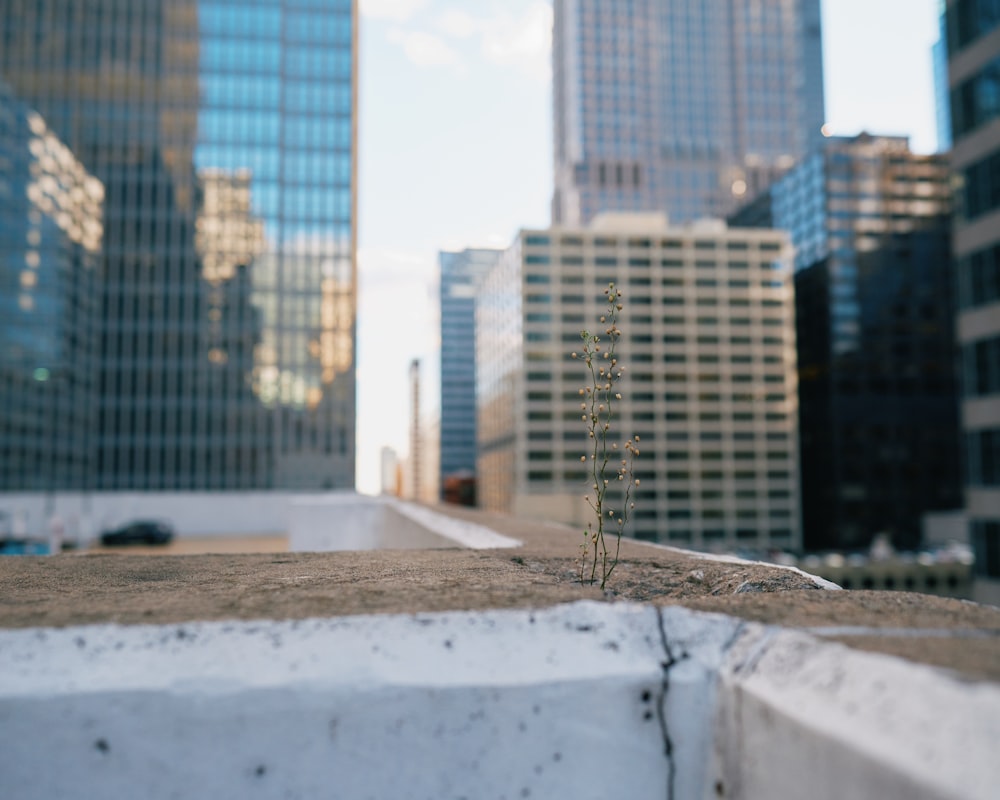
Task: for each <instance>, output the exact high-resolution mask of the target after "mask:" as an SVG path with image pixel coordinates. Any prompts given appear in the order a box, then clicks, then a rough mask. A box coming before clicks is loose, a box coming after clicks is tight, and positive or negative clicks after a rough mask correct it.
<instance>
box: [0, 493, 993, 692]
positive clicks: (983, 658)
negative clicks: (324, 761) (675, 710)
mask: <svg viewBox="0 0 1000 800" xmlns="http://www.w3.org/2000/svg"><path fill="white" fill-rule="evenodd" d="M435 510H439V511H442V512H443V513H446V514H448V515H449V516H451V517H453V518H454V519H456V520H466V521H471V522H473V523H475V524H478V525H484V526H486V527H488V528H490V529H492V530H493V531H495V532H497V533H498V534H500V535H503V536H508V537H511V538H513V539H518V540H520V541H522V542H523V545H522V546H521V547H519V548H515V549H500V550H469V549H459V548H455V549H443V550H433V551H427V550H423V551H422V550H410V551H401V550H387V551H375V552H361V553H358V552H339V553H254V554H217V555H200V556H194V555H191V556H170V555H163V556H159V557H154V558H150V557H148V556H145V555H129V554H126V553H122V554H118V553H114V554H110V553H103V552H102V553H99V554H84V555H62V556H54V557H16V558H4V559H2V560H0V627H2V628H26V627H32V626H57V627H58V626H69V625H80V624H98V623H109V622H115V623H121V624H128V625H134V624H142V623H181V622H190V621H195V620H230V619H243V620H252V619H269V620H281V619H293V620H294V619H306V618H311V617H333V616H345V615H352V614H374V613H415V612H434V611H454V610H473V609H501V608H540V607H545V606H550V605H554V604H557V603H565V602H572V601H576V600H583V599H590V600H600V601H615V600H630V601H641V602H650V603H654V604H657V605H670V604H682V605H686V606H689V607H691V608H697V609H703V610H709V611H719V612H723V613H726V614H729V615H733V616H737V617H743V618H746V619H752V620H758V621H761V622H765V623H776V624H781V625H786V626H790V627H809V628H836V629H837V630H828V631H825V632H821V635H823V636H825V637H826V638H831V639H837V640H839V641H842V642H844V643H847V644H850V645H851V646H853V647H859V648H862V649H868V650H874V651H882V652H888V653H894V654H898V655H902V656H905V657H907V658H911V659H914V660H918V661H922V662H925V663H930V664H935V665H939V666H945V667H948V668H951V669H955V670H958V671H960V672H962V673H963V674H964V675H966V676H967V677H971V678H990V679H993V680H1000V609H996V608H992V607H986V606H977V605H974V604H970V603H965V602H961V601H954V600H948V599H944V598H934V597H930V596H926V595H912V594H902V593H889V592H839V591H838V592H832V591H823V590H820V589H819V588H818V586H817V584H816V582H815V581H814V580H813V579H811V578H809V577H807V576H804V575H802V574H799V573H796V572H793V571H790V570H786V569H781V568H777V567H770V566H765V565H760V564H752V563H745V562H744V563H729V562H725V561H717V560H707V559H703V558H699V557H697V556H695V555H693V554H685V553H683V552H678V551H673V550H670V549H667V548H659V547H653V546H649V545H645V544H643V543H640V542H633V541H624V542H623V543H622V551H621V555H622V562H621V563H620V564H619V566H618V568H617V569H616V571H615V572H614V574H613V575H612V577H611V580H610V584H609V586H610V591H609V592H607V593H602V592H601V591H600V590H598V589H597V588H596V587H592V586H581V585H580V583H579V581H578V577H579V565H578V560H577V558H576V554H577V553H578V545H579V541H580V536H579V534H578V533H577V532H575V531H572V530H569V529H566V528H564V527H562V526H557V525H548V524H540V523H537V522H533V521H526V520H522V519H516V518H513V517H505V516H501V515H493V514H486V513H482V512H478V511H474V510H466V509H435ZM873 628H878V629H882V632H879V631H878V630H875V631H873V630H870V629H873ZM902 630H907V631H909V633H905V634H902V635H900V631H902Z"/></svg>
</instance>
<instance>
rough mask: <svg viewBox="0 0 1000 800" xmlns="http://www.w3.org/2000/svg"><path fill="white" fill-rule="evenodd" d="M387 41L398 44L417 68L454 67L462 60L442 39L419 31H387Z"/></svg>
mask: <svg viewBox="0 0 1000 800" xmlns="http://www.w3.org/2000/svg"><path fill="white" fill-rule="evenodd" d="M389 41H390V42H394V43H396V44H400V45H402V47H403V52H404V53H405V54H406V57H407V58H408V59H409V60H410V61H412V62H413V63H414V64H416V65H417V66H419V67H432V66H456V67H459V68H461V66H462V58H461V56H459V54H458V53H457V52H456V51H455V50H454V49H452V48H451V46H449V45H448V43H447V42H445V41H444V39H441V38H440V37H438V36H435V35H434V34H432V33H423V32H421V31H404V30H400V29H398V28H397V29H395V30H391V31H389Z"/></svg>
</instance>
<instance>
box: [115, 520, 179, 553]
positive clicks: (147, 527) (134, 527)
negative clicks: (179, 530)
mask: <svg viewBox="0 0 1000 800" xmlns="http://www.w3.org/2000/svg"><path fill="white" fill-rule="evenodd" d="M173 538H174V529H173V528H172V527H170V525H168V524H167V523H166V522H157V521H155V520H137V521H136V522H130V523H128V525H123V526H122V527H120V528H116V529H115V530H113V531H105V532H104V533H102V534H101V544H103V545H107V546H109V547H112V546H116V545H122V544H168V543H169V542H170V540H171V539H173Z"/></svg>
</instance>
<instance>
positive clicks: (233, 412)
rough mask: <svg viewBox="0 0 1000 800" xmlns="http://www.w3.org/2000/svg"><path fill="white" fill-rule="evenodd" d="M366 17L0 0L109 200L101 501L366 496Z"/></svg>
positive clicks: (293, 9)
mask: <svg viewBox="0 0 1000 800" xmlns="http://www.w3.org/2000/svg"><path fill="white" fill-rule="evenodd" d="M356 19H357V13H356V3H354V2H352V0H240V2H233V0H0V77H2V78H3V79H4V80H5V81H6V82H7V83H8V84H9V85H10V86H11V88H12V90H13V92H14V94H15V95H17V96H18V97H19V99H20V100H21V101H22V102H23V103H25V104H26V105H27V106H28V107H29V108H31V109H33V110H34V111H35V112H37V113H38V114H39V115H40V116H41V117H42V118H43V119H44V120H45V121H46V123H47V124H48V125H49V126H50V127H51V129H52V130H53V132H54V134H55V135H56V136H58V137H59V139H60V140H61V141H62V142H64V143H65V145H66V147H67V148H68V149H69V151H70V152H72V153H73V154H74V156H75V158H77V159H79V161H80V162H81V164H82V165H83V167H84V168H85V169H86V170H87V171H88V173H89V174H91V175H93V176H94V177H95V178H97V179H98V180H99V181H100V182H101V184H102V185H103V187H104V205H103V216H104V227H103V240H102V243H101V247H100V251H99V254H98V259H99V270H98V279H97V283H96V290H95V293H94V301H95V303H97V304H98V310H97V313H98V319H99V325H98V327H97V342H96V356H95V363H96V364H97V369H96V370H95V380H96V383H97V386H96V391H97V396H98V407H97V422H96V425H95V428H94V430H95V436H96V444H95V450H94V458H93V462H92V469H91V470H90V471H89V474H88V478H87V480H88V481H89V485H90V488H98V489H126V488H128V489H209V488H230V489H239V488H272V487H273V488H316V489H319V488H333V487H349V486H352V485H353V481H354V411H355V399H354V397H355V388H354V384H355V372H354V330H355V308H356V281H355V277H356V276H355V190H356V187H355V183H354V181H355V178H354V176H355V174H356V170H355V160H356V152H355V151H356V146H355V145H356V139H355V106H356V100H355V98H356V77H357V76H356V63H357V62H356V55H355V54H356V46H355V42H356Z"/></svg>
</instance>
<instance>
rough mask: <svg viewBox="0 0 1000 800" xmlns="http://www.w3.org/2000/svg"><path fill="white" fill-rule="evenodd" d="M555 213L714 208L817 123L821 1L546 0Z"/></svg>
mask: <svg viewBox="0 0 1000 800" xmlns="http://www.w3.org/2000/svg"><path fill="white" fill-rule="evenodd" d="M554 8H555V18H554V25H553V36H552V59H553V103H554V110H555V121H554V130H553V133H554V137H555V147H554V155H555V175H554V179H555V193H554V196H553V200H552V220H553V223H555V224H560V223H561V224H566V225H579V224H586V223H587V222H588V221H589V220H590V219H591V218H592V217H593V216H594V215H595V214H597V213H599V212H602V211H661V212H666V213H667V214H668V216H669V218H670V220H671V221H672V222H677V223H680V222H684V221H687V220H691V219H696V218H699V217H706V216H720V215H724V214H725V213H727V212H728V211H730V210H731V209H732V208H733V207H734V206H735V205H736V203H737V202H739V201H741V200H742V199H744V198H748V197H752V196H754V195H755V194H756V193H757V191H758V190H760V189H762V188H764V187H765V186H767V185H768V184H769V183H770V182H771V180H772V179H773V178H774V177H776V175H778V174H780V173H781V172H782V171H784V170H785V169H787V168H788V167H790V166H791V165H792V164H793V163H794V162H795V161H796V160H797V159H798V158H800V157H801V156H803V155H805V153H806V152H808V150H809V149H810V148H811V147H812V146H813V144H814V143H815V142H816V140H817V139H818V138H819V137H820V130H821V128H822V126H823V122H824V110H823V65H822V39H821V32H820V2H819V0H753V1H752V2H751V0H629V2H619V0H555V7H554Z"/></svg>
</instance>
